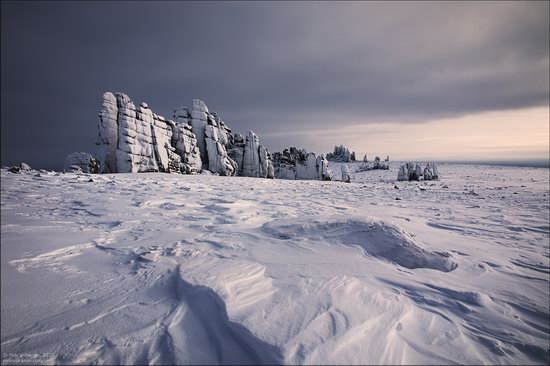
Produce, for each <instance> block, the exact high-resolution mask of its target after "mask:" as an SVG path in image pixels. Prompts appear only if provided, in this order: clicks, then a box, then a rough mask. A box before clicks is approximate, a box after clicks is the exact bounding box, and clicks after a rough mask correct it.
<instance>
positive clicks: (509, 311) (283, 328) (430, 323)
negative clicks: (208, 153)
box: [1, 162, 550, 364]
mask: <svg viewBox="0 0 550 366" xmlns="http://www.w3.org/2000/svg"><path fill="white" fill-rule="evenodd" d="M357 164H360V163H357ZM336 165H338V164H337V163H336V164H334V163H331V168H332V170H336V171H337V169H338V168H339V167H337V166H336ZM352 165H353V164H352ZM399 166H400V163H398V162H392V163H391V164H390V169H389V170H387V171H386V170H373V171H367V172H362V173H352V177H351V181H352V183H350V184H345V183H342V182H339V181H332V182H330V181H329V182H326V181H294V180H265V179H256V178H244V177H221V176H213V175H179V174H177V175H171V174H163V173H149V174H129V173H128V174H105V175H89V174H73V173H67V174H59V173H54V172H45V171H41V172H40V173H39V172H37V171H31V172H22V173H19V174H13V173H10V172H8V171H6V170H2V171H1V183H2V185H1V219H2V221H1V238H2V242H1V265H2V267H1V285H2V286H1V306H2V312H1V342H2V353H3V354H4V355H6V354H7V355H10V354H11V355H13V354H45V355H48V356H47V357H48V358H47V360H46V361H45V362H49V363H58V364H63V363H68V364H75V363H86V364H91V363H99V364H118V363H123V364H163V363H164V364H174V363H175V364H189V363H191V364H198V363H207V364H224V363H225V364H227V363H231V364H262V363H264V364H274V363H275V364H278V363H286V364H442V363H444V364H447V363H462V364H524V363H528V364H548V362H549V302H548V300H549V221H550V218H549V191H548V189H549V188H548V187H549V186H548V184H549V170H548V169H535V168H518V167H499V166H478V165H459V164H440V165H439V166H438V169H439V173H440V180H439V181H426V182H422V181H421V182H396V181H395V177H396V176H397V170H398V168H399ZM352 168H354V167H353V166H352ZM352 171H355V169H352ZM90 179H91V180H92V181H90ZM394 186H395V187H394ZM396 198H398V199H396ZM3 357H4V356H3Z"/></svg>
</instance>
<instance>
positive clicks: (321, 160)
mask: <svg viewBox="0 0 550 366" xmlns="http://www.w3.org/2000/svg"><path fill="white" fill-rule="evenodd" d="M273 165H274V168H275V177H276V178H278V179H299V180H300V179H309V180H332V171H331V170H330V169H329V167H328V161H327V159H326V158H325V157H324V155H320V156H315V153H308V152H307V151H306V150H305V149H303V150H298V149H297V148H295V147H291V148H290V149H284V150H283V152H282V153H281V152H276V153H274V154H273Z"/></svg>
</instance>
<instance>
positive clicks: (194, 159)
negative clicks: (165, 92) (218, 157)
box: [171, 107, 202, 174]
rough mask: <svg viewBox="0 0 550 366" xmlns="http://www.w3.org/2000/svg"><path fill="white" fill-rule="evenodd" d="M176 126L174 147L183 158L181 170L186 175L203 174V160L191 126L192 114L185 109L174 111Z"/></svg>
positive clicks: (173, 139)
mask: <svg viewBox="0 0 550 366" xmlns="http://www.w3.org/2000/svg"><path fill="white" fill-rule="evenodd" d="M174 119H175V122H176V123H175V124H174V126H173V127H172V141H171V143H172V146H174V148H175V149H176V154H178V155H179V156H180V157H181V161H180V170H181V172H182V173H184V174H197V173H200V172H201V169H202V160H201V156H200V150H199V147H198V146H197V139H196V138H195V134H194V133H193V132H192V131H191V129H192V128H191V125H190V124H189V120H190V114H189V110H188V109H187V108H185V107H182V108H178V109H176V110H174Z"/></svg>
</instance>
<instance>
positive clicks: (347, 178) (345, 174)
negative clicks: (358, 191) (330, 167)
mask: <svg viewBox="0 0 550 366" xmlns="http://www.w3.org/2000/svg"><path fill="white" fill-rule="evenodd" d="M340 170H341V171H342V182H345V183H351V174H350V171H349V167H348V165H347V164H342V165H340Z"/></svg>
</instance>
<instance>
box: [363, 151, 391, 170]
mask: <svg viewBox="0 0 550 366" xmlns="http://www.w3.org/2000/svg"><path fill="white" fill-rule="evenodd" d="M366 158H367V155H365V157H364V158H363V163H362V164H361V165H360V166H359V168H357V170H356V171H357V172H365V171H368V170H375V169H382V170H388V169H389V168H390V157H389V156H386V159H385V160H384V161H381V160H380V157H378V156H377V157H375V158H374V162H372V163H371V162H370V161H367V160H366Z"/></svg>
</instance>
